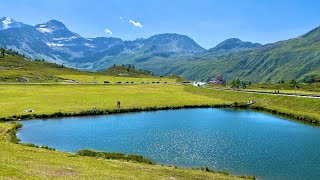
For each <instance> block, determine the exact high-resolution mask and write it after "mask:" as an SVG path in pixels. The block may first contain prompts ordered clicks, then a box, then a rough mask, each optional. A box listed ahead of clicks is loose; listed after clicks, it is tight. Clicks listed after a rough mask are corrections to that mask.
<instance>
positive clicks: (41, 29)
mask: <svg viewBox="0 0 320 180" xmlns="http://www.w3.org/2000/svg"><path fill="white" fill-rule="evenodd" d="M37 30H38V31H40V32H42V33H49V34H51V33H52V32H53V30H52V29H50V28H44V27H40V28H37Z"/></svg>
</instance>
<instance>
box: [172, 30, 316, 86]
mask: <svg viewBox="0 0 320 180" xmlns="http://www.w3.org/2000/svg"><path fill="white" fill-rule="evenodd" d="M190 58H191V57H190ZM175 72H180V73H176V74H178V75H181V76H183V77H187V78H192V79H203V80H206V79H209V78H212V77H213V76H214V75H215V74H222V75H223V77H224V78H226V79H228V80H231V79H234V78H241V79H243V80H246V81H252V82H278V81H281V80H286V81H287V80H292V79H297V80H299V81H303V80H304V79H308V78H310V77H312V76H320V28H319V27H318V28H315V29H313V30H312V31H310V32H308V33H306V34H304V35H302V36H299V37H297V38H293V39H289V40H285V41H279V42H277V43H272V44H267V45H264V46H260V47H258V48H255V49H251V50H247V51H241V52H237V53H232V54H228V55H224V56H215V54H214V53H209V54H207V55H206V56H203V58H202V59H201V60H197V61H193V62H191V63H184V65H181V66H179V67H178V68H172V69H171V70H169V72H166V73H175Z"/></svg>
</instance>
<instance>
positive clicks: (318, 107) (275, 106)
mask: <svg viewBox="0 0 320 180" xmlns="http://www.w3.org/2000/svg"><path fill="white" fill-rule="evenodd" d="M185 90H186V91H188V92H190V93H195V94H198V95H203V96H207V97H210V98H219V99H224V100H225V101H232V102H240V103H241V102H242V103H246V102H248V100H255V101H256V103H255V104H254V105H253V106H252V108H256V109H260V110H264V111H269V112H273V113H276V114H279V115H284V116H287V117H291V118H295V119H298V120H301V121H305V122H311V123H315V124H318V125H319V124H320V100H319V99H314V98H302V97H288V96H275V95H265V94H251V93H243V92H230V91H222V90H214V89H205V88H196V87H192V86H186V87H185Z"/></svg>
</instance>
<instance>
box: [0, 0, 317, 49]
mask: <svg viewBox="0 0 320 180" xmlns="http://www.w3.org/2000/svg"><path fill="white" fill-rule="evenodd" d="M0 16H10V17H12V18H13V19H15V20H17V21H22V22H24V23H27V24H30V25H35V24H39V23H43V22H46V21H49V20H51V19H56V20H59V21H61V22H63V23H64V24H65V25H66V26H67V27H68V28H69V29H70V30H72V31H74V32H77V33H79V34H80V35H82V36H84V37H97V36H113V37H119V38H122V39H125V40H132V39H136V38H141V37H142V38H147V37H150V36H152V35H155V34H159V33H168V32H170V33H179V34H185V35H188V36H190V37H191V38H193V39H194V40H195V41H196V42H197V43H199V44H200V45H201V46H203V47H205V48H211V47H213V46H215V45H216V44H218V43H219V42H221V41H223V40H225V39H227V38H231V37H237V38H240V39H242V40H244V41H252V42H259V43H263V44H265V43H271V42H276V41H279V40H284V39H289V38H292V37H296V36H299V35H301V34H304V33H305V32H307V31H309V30H311V29H313V28H315V27H317V26H320V1H319V0H300V1H298V0H105V1H102V0H100V1H98V0H0ZM120 17H121V18H120ZM130 20H132V21H131V22H130ZM139 23H140V24H139ZM140 25H141V26H140ZM106 29H109V30H110V31H111V32H112V35H111V34H110V32H109V33H106V32H105V30H106Z"/></svg>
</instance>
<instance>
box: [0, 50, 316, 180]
mask: <svg viewBox="0 0 320 180" xmlns="http://www.w3.org/2000/svg"><path fill="white" fill-rule="evenodd" d="M21 77H26V78H28V79H29V83H26V82H17V79H19V78H21ZM70 80H74V81H77V82H78V83H68V81H70ZM181 80H182V79H180V78H177V77H176V76H167V77H158V76H153V75H152V74H150V73H148V72H145V71H141V70H134V69H129V70H128V68H127V67H121V66H115V67H113V68H112V69H109V70H106V71H103V72H99V73H91V72H81V71H77V70H73V69H69V68H65V67H63V66H60V65H56V64H50V63H46V62H34V61H29V60H25V59H23V58H22V57H20V56H16V57H13V56H8V57H7V58H6V59H2V60H0V82H1V83H3V84H0V107H1V108H0V119H2V120H3V121H0V147H1V148H0V179H66V178H68V179H90V178H92V177H95V178H96V179H243V178H249V179H250V178H253V177H236V176H232V175H228V174H227V173H219V172H213V171H211V170H208V169H206V168H202V169H182V168H177V167H168V166H162V165H153V164H150V163H143V161H142V162H141V163H138V162H135V161H131V160H128V158H123V157H127V156H126V155H123V154H117V155H115V154H108V153H103V152H98V153H96V154H94V155H92V152H90V153H89V154H91V155H90V156H93V157H87V156H80V155H78V154H70V153H66V152H58V151H53V150H50V149H47V148H41V147H32V145H28V146H26V145H23V144H20V143H19V141H18V139H17V138H16V136H15V133H16V131H17V130H18V128H19V127H20V126H19V125H18V124H17V123H11V122H9V121H4V120H8V119H11V120H18V119H19V118H34V117H37V116H38V117H45V115H48V116H47V117H49V115H52V114H57V113H58V114H59V116H60V117H61V116H64V115H83V114H81V112H85V113H84V114H86V115H94V114H97V112H98V113H100V114H101V112H102V113H103V114H107V113H105V112H128V111H130V110H137V111H139V110H156V109H164V108H173V109H174V108H183V107H192V106H194V107H201V106H203V107H211V106H212V107H246V104H247V103H248V101H249V100H254V101H256V103H255V104H254V105H252V106H250V108H252V109H255V110H261V111H266V112H270V113H275V114H278V115H281V116H286V117H289V118H292V119H294V120H300V121H302V122H308V123H313V124H316V125H319V124H320V109H319V108H320V101H319V99H310V98H299V97H285V96H275V95H266V94H248V93H242V92H230V91H221V90H214V89H205V88H198V87H193V86H191V85H182V84H180V83H177V82H179V81H181ZM105 81H108V82H109V84H104V82H105ZM119 81H121V84H117V82H119ZM126 82H128V84H127V83H126ZM131 82H134V83H131ZM141 82H144V84H141ZM145 82H149V83H148V84H146V83H145ZM152 82H154V83H152ZM157 82H159V83H157ZM165 82H166V83H165ZM37 83H42V84H37ZM254 88H258V89H259V88H261V87H258V86H257V87H254ZM308 88H309V87H308ZM306 89H307V88H306ZM269 90H272V89H271V88H270V89H269ZM308 92H310V91H308ZM117 101H120V102H121V109H120V110H118V109H117ZM248 108H249V107H248ZM25 110H34V112H31V113H28V112H24V111H25ZM101 154H102V155H103V156H108V157H109V156H112V157H113V156H116V158H119V159H117V160H115V159H113V160H111V159H106V158H102V157H101ZM133 158H137V157H135V156H133ZM129 159H130V158H129Z"/></svg>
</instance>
